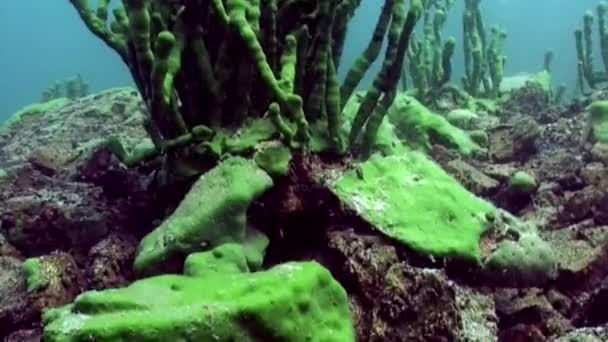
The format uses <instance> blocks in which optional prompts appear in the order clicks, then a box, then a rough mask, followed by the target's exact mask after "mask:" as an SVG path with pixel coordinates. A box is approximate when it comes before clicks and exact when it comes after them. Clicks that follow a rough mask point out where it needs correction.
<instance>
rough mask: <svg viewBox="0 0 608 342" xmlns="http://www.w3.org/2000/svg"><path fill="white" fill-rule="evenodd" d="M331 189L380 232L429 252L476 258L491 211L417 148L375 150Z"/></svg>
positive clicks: (415, 248)
mask: <svg viewBox="0 0 608 342" xmlns="http://www.w3.org/2000/svg"><path fill="white" fill-rule="evenodd" d="M332 189H333V191H334V192H335V193H336V194H337V195H338V197H339V198H340V199H341V200H342V201H344V202H345V203H346V204H347V205H349V206H350V207H351V208H353V209H354V210H355V211H356V212H357V213H358V214H359V215H361V216H362V217H363V218H365V219H366V220H367V221H368V222H370V223H371V224H372V225H374V226H375V227H377V228H378V229H379V230H380V231H382V232H383V233H384V234H386V235H388V236H390V237H392V238H395V239H397V240H399V241H401V242H403V243H404V244H406V245H407V246H409V247H411V248H412V249H413V250H415V251H417V252H420V253H423V254H426V255H429V256H432V257H453V258H458V259H465V260H469V261H478V260H480V250H479V240H480V236H481V234H482V233H483V232H484V231H485V230H486V228H487V227H488V225H487V221H486V216H488V215H490V216H492V215H493V213H494V211H495V208H494V207H493V206H492V205H491V204H490V203H488V202H485V201H484V200H482V199H480V198H477V197H475V195H473V194H472V193H470V192H468V191H467V190H466V189H464V188H463V187H462V186H461V185H460V184H459V183H458V182H457V181H456V180H455V179H453V178H452V177H451V176H449V175H448V174H447V173H446V172H445V171H443V170H442V169H441V167H440V166H439V165H437V164H435V163H434V162H433V161H431V160H430V159H428V158H427V157H426V156H425V155H424V154H422V153H420V152H407V153H404V154H403V155H399V156H390V157H385V158H382V157H379V156H373V157H372V158H371V159H370V160H369V161H367V162H365V163H362V164H361V165H359V166H358V169H357V170H351V171H348V172H346V173H344V174H343V175H342V176H341V177H340V178H339V179H338V180H337V181H336V182H335V183H334V184H333V185H332Z"/></svg>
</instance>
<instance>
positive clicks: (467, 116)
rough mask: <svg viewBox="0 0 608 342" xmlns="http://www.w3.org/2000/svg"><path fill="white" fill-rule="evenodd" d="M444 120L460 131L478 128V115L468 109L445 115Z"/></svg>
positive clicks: (455, 110)
mask: <svg viewBox="0 0 608 342" xmlns="http://www.w3.org/2000/svg"><path fill="white" fill-rule="evenodd" d="M446 119H447V120H448V121H449V122H450V123H451V124H452V125H454V126H456V127H458V128H460V129H464V130H472V129H477V128H478V122H477V121H478V120H479V115H477V114H476V113H473V112H472V111H470V110H468V109H454V110H452V111H450V112H449V113H448V114H447V115H446Z"/></svg>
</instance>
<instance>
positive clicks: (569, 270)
mask: <svg viewBox="0 0 608 342" xmlns="http://www.w3.org/2000/svg"><path fill="white" fill-rule="evenodd" d="M541 235H542V236H543V238H544V239H545V240H546V241H547V242H548V243H549V244H550V245H551V249H552V250H553V252H554V254H555V256H556V258H557V260H558V262H559V269H558V272H559V275H558V279H557V284H558V287H559V288H560V289H563V290H567V291H585V290H590V289H593V288H595V287H597V286H598V285H599V284H600V283H601V282H602V281H603V280H604V278H606V277H607V276H608V227H606V226H604V227H590V228H579V227H576V226H573V227H568V228H563V229H558V230H551V231H545V232H542V233H541Z"/></svg>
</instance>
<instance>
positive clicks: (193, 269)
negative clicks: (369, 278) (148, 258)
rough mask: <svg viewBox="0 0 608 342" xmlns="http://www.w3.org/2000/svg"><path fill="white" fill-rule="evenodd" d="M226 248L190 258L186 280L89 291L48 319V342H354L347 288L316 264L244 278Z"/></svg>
mask: <svg viewBox="0 0 608 342" xmlns="http://www.w3.org/2000/svg"><path fill="white" fill-rule="evenodd" d="M246 259H247V258H246V256H245V251H244V250H243V249H242V247H241V246H239V245H237V244H225V245H222V246H220V247H218V248H215V249H214V250H212V251H208V252H203V253H197V254H193V255H190V256H189V257H188V259H187V261H186V264H185V273H184V275H162V276H157V277H152V278H148V279H143V280H140V281H137V282H135V283H133V284H131V285H130V286H129V287H126V288H123V289H116V290H105V291H102V292H95V291H93V292H87V293H84V294H82V295H80V296H79V297H78V298H77V299H76V301H75V302H74V303H73V304H71V305H68V306H65V307H63V308H60V309H54V310H50V311H49V312H47V314H46V315H45V323H46V327H45V330H44V338H45V341H48V342H71V341H85V340H95V341H98V342H104V341H107V342H115V341H132V342H138V341H159V342H160V341H242V342H248V341H259V342H265V341H293V342H298V341H302V342H304V341H336V342H342V341H343V342H351V341H354V340H355V336H354V335H355V334H354V327H353V322H352V318H351V314H350V311H349V307H348V300H347V296H346V291H344V289H343V288H342V287H341V286H340V284H339V283H338V282H337V281H336V280H334V279H333V277H332V276H331V274H330V273H329V271H327V270H326V269H325V268H323V267H322V266H320V265H319V264H317V263H316V262H300V263H287V264H283V265H279V266H275V267H273V268H271V269H270V270H267V271H264V272H256V273H249V272H248V268H247V260H246Z"/></svg>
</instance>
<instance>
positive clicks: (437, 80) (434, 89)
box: [402, 0, 507, 103]
mask: <svg viewBox="0 0 608 342" xmlns="http://www.w3.org/2000/svg"><path fill="white" fill-rule="evenodd" d="M464 4H465V6H464V12H463V15H462V27H463V31H462V40H461V42H462V50H463V54H464V75H463V77H462V88H463V90H461V89H458V88H456V87H454V86H452V85H449V82H450V80H451V78H452V76H453V75H452V69H453V68H452V57H453V55H454V51H455V49H456V44H457V42H456V39H455V38H454V37H449V38H447V39H444V37H443V33H442V31H443V29H444V26H445V23H446V20H447V17H448V14H449V12H450V10H451V9H452V8H453V5H454V0H423V7H424V15H423V18H424V19H423V27H422V30H421V31H422V35H421V38H420V39H415V38H414V39H412V42H411V45H410V49H409V52H408V55H409V58H408V60H407V64H408V70H409V75H405V74H404V75H403V77H402V84H403V88H404V89H406V90H407V88H408V84H407V83H408V76H409V78H410V79H411V85H412V89H411V90H412V93H413V94H414V95H415V96H416V97H417V98H418V99H419V100H421V101H422V102H424V103H429V102H432V100H433V99H436V98H437V97H438V95H439V94H441V93H442V92H446V91H447V92H450V93H454V94H455V95H457V96H458V97H465V98H470V97H471V96H472V97H485V98H490V99H496V98H497V97H498V96H499V95H500V84H501V82H502V79H503V77H504V66H505V63H506V56H504V55H503V53H502V51H503V45H504V42H505V39H506V38H507V34H506V32H505V31H504V30H501V29H499V28H498V27H495V26H494V27H492V28H490V29H487V28H486V26H485V24H484V20H483V13H482V9H481V0H466V1H465V3H464Z"/></svg>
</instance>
